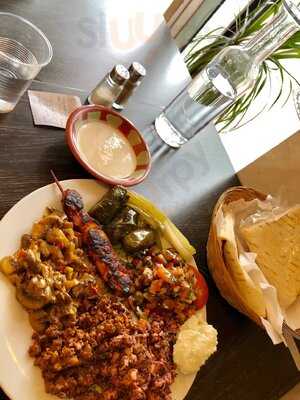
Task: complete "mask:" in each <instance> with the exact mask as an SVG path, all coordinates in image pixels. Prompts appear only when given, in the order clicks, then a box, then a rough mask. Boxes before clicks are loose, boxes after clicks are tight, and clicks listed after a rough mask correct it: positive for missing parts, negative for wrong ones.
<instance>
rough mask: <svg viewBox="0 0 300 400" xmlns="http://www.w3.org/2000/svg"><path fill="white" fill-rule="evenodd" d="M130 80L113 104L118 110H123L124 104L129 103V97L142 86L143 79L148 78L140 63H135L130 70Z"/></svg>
mask: <svg viewBox="0 0 300 400" xmlns="http://www.w3.org/2000/svg"><path fill="white" fill-rule="evenodd" d="M129 74H130V78H129V79H128V81H127V82H126V83H125V85H124V88H123V90H122V92H121V94H120V95H119V97H118V98H117V100H116V101H115V102H114V103H113V107H114V108H115V109H117V110H123V108H124V104H126V103H127V101H128V99H129V97H130V96H131V95H132V94H133V92H134V91H135V90H136V89H137V88H138V87H139V86H140V84H141V82H142V79H143V78H144V77H145V76H146V69H145V68H144V67H143V66H142V65H141V64H140V63H138V62H133V63H132V65H131V66H130V68H129Z"/></svg>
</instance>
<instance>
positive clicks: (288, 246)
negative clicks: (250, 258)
mask: <svg viewBox="0 0 300 400" xmlns="http://www.w3.org/2000/svg"><path fill="white" fill-rule="evenodd" d="M241 235H242V238H243V239H244V240H245V242H246V244H247V246H248V249H249V251H251V252H253V253H256V254H257V257H256V263H257V265H258V266H259V267H260V269H261V271H262V272H263V274H264V275H265V277H266V279H267V280H268V281H269V283H270V284H271V285H273V286H275V288H276V289H277V294H278V300H279V303H280V305H281V306H282V307H283V308H284V309H286V308H288V307H289V306H290V305H291V304H292V303H293V302H294V301H295V300H296V298H297V297H298V296H299V295H300V206H296V207H293V208H290V209H289V210H288V211H286V212H284V213H282V214H281V215H279V216H275V217H272V218H270V219H267V220H264V221H261V222H258V223H254V224H249V225H248V226H244V227H242V228H241Z"/></svg>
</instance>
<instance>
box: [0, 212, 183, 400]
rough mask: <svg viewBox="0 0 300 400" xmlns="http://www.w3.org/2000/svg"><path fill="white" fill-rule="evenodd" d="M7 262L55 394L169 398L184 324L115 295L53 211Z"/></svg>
mask: <svg viewBox="0 0 300 400" xmlns="http://www.w3.org/2000/svg"><path fill="white" fill-rule="evenodd" d="M0 267H1V270H2V272H4V273H5V275H6V276H7V277H8V278H9V279H10V281H11V282H12V283H13V284H14V285H15V286H16V295H17V299H18V301H19V302H20V303H21V304H22V306H23V307H24V308H25V309H26V310H27V311H28V313H29V320H30V323H31V325H32V327H33V329H34V334H33V342H32V345H31V347H30V350H29V354H30V355H31V356H32V357H33V358H34V359H35V365H37V366H39V367H40V368H41V371H42V375H43V377H44V380H45V387H46V391H47V392H48V393H51V394H54V395H57V396H59V397H61V398H72V399H75V400H105V399H109V400H118V399H123V400H127V399H128V400H143V399H145V400H156V399H157V400H158V399H161V400H163V399H166V400H168V399H170V398H171V395H170V385H171V383H172V382H173V381H174V378H175V366H174V363H173V359H172V351H173V345H174V343H175V340H176V333H177V331H178V327H179V325H178V323H177V322H171V321H170V320H168V319H164V318H159V316H158V317H157V318H156V316H155V314H154V315H153V318H151V319H148V320H146V319H143V318H140V317H139V316H137V315H136V314H135V313H133V312H132V311H131V308H130V307H131V304H130V301H129V300H125V299H124V298H123V299H121V298H119V297H117V296H116V295H115V294H112V293H111V292H110V291H109V290H108V289H107V288H106V286H105V285H104V284H103V281H102V280H101V278H100V277H99V275H98V273H97V272H96V268H95V266H94V265H93V264H92V263H90V261H89V260H88V258H87V256H86V255H85V252H84V249H83V247H82V238H81V234H80V233H79V232H77V231H76V230H74V228H73V224H72V222H70V221H68V220H67V218H66V217H65V216H64V215H62V214H61V213H59V212H57V211H54V210H48V211H47V213H46V214H45V216H44V217H43V219H42V220H41V221H39V222H38V223H36V224H34V226H33V229H32V232H31V234H30V235H24V236H23V238H22V241H21V248H20V249H19V250H18V251H17V252H16V254H15V255H14V256H10V257H5V258H4V259H3V260H2V261H1V263H0Z"/></svg>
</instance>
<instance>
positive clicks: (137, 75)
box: [129, 61, 147, 82]
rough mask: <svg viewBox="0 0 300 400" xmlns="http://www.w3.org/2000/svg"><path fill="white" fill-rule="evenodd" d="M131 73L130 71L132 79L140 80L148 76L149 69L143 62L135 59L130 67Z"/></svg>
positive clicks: (132, 80) (133, 80)
mask: <svg viewBox="0 0 300 400" xmlns="http://www.w3.org/2000/svg"><path fill="white" fill-rule="evenodd" d="M129 73H130V81H131V82H138V81H139V80H142V79H143V78H144V77H145V76H146V74H147V71H146V68H145V67H143V65H142V64H140V63H138V62H136V61H135V62H133V63H132V64H131V66H130V68H129Z"/></svg>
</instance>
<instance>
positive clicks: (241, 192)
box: [207, 186, 266, 326]
mask: <svg viewBox="0 0 300 400" xmlns="http://www.w3.org/2000/svg"><path fill="white" fill-rule="evenodd" d="M265 198H266V195H265V194H263V193H259V192H257V191H256V190H254V189H250V188H247V187H241V186H239V187H233V188H230V189H228V190H227V191H226V192H224V193H223V194H222V196H221V197H220V198H219V200H218V202H217V204H216V206H215V208H214V212H213V216H212V222H211V226H210V232H209V237H208V243H207V262H208V267H209V270H210V272H211V274H212V276H213V278H214V281H215V283H216V285H217V287H218V288H219V290H220V292H221V295H222V296H223V297H224V298H225V299H226V300H227V301H228V303H230V304H231V305H232V306H233V307H235V308H236V309H237V310H239V311H240V312H241V313H242V314H245V315H246V316H248V317H249V318H251V319H252V320H253V321H254V322H255V323H256V324H258V325H259V326H262V324H261V320H260V317H259V316H258V315H257V314H256V313H255V312H254V311H253V310H252V308H250V307H249V306H248V304H247V303H246V302H245V300H244V299H243V297H242V296H241V294H240V293H239V290H238V288H237V286H236V284H235V282H234V280H233V279H232V277H231V275H230V273H229V271H228V268H227V266H226V264H225V261H224V254H223V244H224V242H222V241H220V239H219V238H218V236H217V226H216V215H217V213H218V211H219V210H220V209H222V207H223V206H224V205H227V204H229V203H231V202H234V201H237V200H240V199H244V200H246V201H251V200H254V199H260V200H265Z"/></svg>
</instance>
